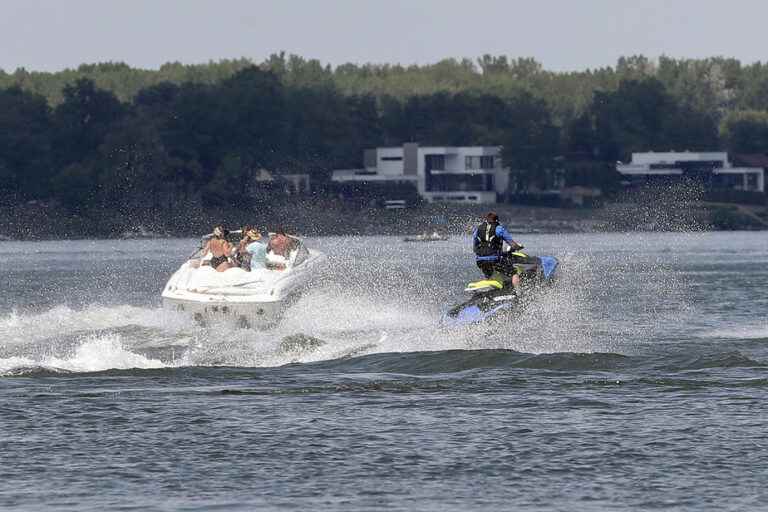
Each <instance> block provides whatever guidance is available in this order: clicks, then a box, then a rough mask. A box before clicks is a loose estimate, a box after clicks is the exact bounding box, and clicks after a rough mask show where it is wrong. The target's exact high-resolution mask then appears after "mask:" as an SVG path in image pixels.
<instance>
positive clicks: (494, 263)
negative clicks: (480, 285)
mask: <svg viewBox="0 0 768 512" xmlns="http://www.w3.org/2000/svg"><path fill="white" fill-rule="evenodd" d="M504 242H507V244H508V245H509V247H510V248H511V249H512V251H518V250H520V249H522V248H523V246H522V245H520V244H519V243H517V242H515V241H514V240H513V239H512V235H511V234H510V233H509V231H507V228H505V227H504V226H502V225H501V224H500V223H499V216H498V215H496V213H494V212H490V213H488V214H487V215H486V216H485V221H483V222H481V223H480V224H479V225H478V226H477V227H476V228H475V230H474V232H473V233H472V247H473V249H474V251H475V261H476V263H477V267H478V268H479V269H480V271H481V272H482V273H483V275H484V276H485V278H486V279H490V278H491V277H492V276H493V275H494V273H496V272H498V273H499V274H500V275H501V278H500V279H499V280H501V281H508V280H509V279H511V281H512V286H514V288H515V290H519V288H520V276H519V275H517V272H515V270H514V267H513V266H512V265H506V264H505V261H504V260H505V254H504V252H503V247H504Z"/></svg>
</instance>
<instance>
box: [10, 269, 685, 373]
mask: <svg viewBox="0 0 768 512" xmlns="http://www.w3.org/2000/svg"><path fill="white" fill-rule="evenodd" d="M561 262H562V263H561V265H562V272H561V274H560V277H559V280H558V282H557V283H555V285H554V286H552V287H549V288H547V289H545V290H542V291H541V293H538V294H536V295H535V296H534V297H532V298H530V299H526V304H525V306H524V308H523V314H521V315H520V316H519V317H518V318H515V319H514V321H513V322H510V323H508V324H504V325H502V326H499V325H475V326H467V327H460V328H451V329H444V328H441V327H440V326H439V319H440V316H441V314H442V313H443V312H444V311H445V308H446V304H450V303H452V302H455V301H456V296H455V295H454V296H449V295H447V294H450V293H454V292H455V291H453V290H452V289H451V288H450V287H446V286H444V283H438V284H430V283H419V282H415V283H414V282H411V283H409V282H407V281H403V280H398V279H391V280H389V281H386V282H384V280H381V279H377V278H376V276H375V275H374V276H372V277H371V278H370V280H371V282H368V283H364V282H359V281H358V282H356V285H355V286H349V285H341V284H340V283H339V281H340V280H338V279H327V280H326V281H325V282H324V283H323V285H322V286H319V287H317V288H316V289H314V290H311V291H309V292H307V293H306V294H305V295H304V296H302V297H301V299H299V300H298V301H297V302H296V303H295V304H293V305H292V306H291V307H290V308H289V309H288V310H287V311H286V314H285V315H284V317H283V319H282V321H281V323H280V324H279V325H278V326H277V327H276V328H274V329H270V330H254V329H243V328H241V327H239V326H238V325H237V324H236V323H235V322H233V321H231V319H226V318H221V319H218V320H214V321H209V322H206V324H205V325H202V326H201V325H198V324H196V323H195V322H193V321H192V320H191V319H190V317H189V316H188V315H186V314H184V313H179V312H174V311H170V310H166V309H161V308H156V307H137V306H128V305H120V306H103V305H99V304H92V305H90V306H86V307H82V308H71V307H68V306H63V305H62V306H57V307H54V308H52V309H49V310H47V311H44V312H11V313H10V314H8V315H6V316H4V317H0V375H3V374H4V375H8V374H19V372H21V373H24V371H26V370H25V369H27V370H28V369H37V370H40V369H46V371H53V372H94V371H103V370H110V369H129V368H137V369H157V368H178V367H195V366H201V367H211V366H229V367H245V368H249V367H276V366H282V365H286V364H291V363H315V362H320V361H329V360H347V359H350V358H356V357H362V356H370V355H375V354H387V353H414V352H448V351H456V350H490V351H493V350H507V351H514V352H515V353H523V354H547V353H575V354H591V353H603V354H624V355H632V354H635V353H637V352H638V347H640V346H642V345H644V344H652V343H655V342H657V341H658V340H659V339H660V338H661V337H662V336H664V335H666V334H662V333H667V332H668V331H669V326H670V325H672V322H673V321H679V320H680V315H681V311H685V306H686V303H685V300H684V290H683V287H682V286H680V283H679V282H678V281H677V280H675V279H673V278H669V279H658V280H655V281H653V282H651V283H648V282H646V283H643V286H642V288H639V289H638V285H637V279H636V272H634V271H629V270H628V271H627V272H621V271H619V272H614V273H613V274H612V275H611V276H608V277H606V275H605V274H604V273H599V272H591V271H590V269H591V268H592V267H594V262H592V261H588V260H586V259H584V258H583V257H580V258H577V257H574V256H569V255H562V258H561ZM620 270H621V269H620ZM403 283H405V284H403ZM622 288H624V290H620V292H621V296H622V297H624V299H623V300H624V302H623V303H622V305H621V306H622V307H621V310H620V311H619V312H617V311H616V308H615V307H614V306H615V304H612V303H611V301H612V300H613V299H612V297H614V296H615V293H616V290H617V289H622ZM456 293H461V292H460V290H459V291H458V292H456ZM644 294H645V295H644ZM660 297H662V298H664V299H665V300H666V303H667V304H669V303H670V302H671V301H674V300H676V301H677V303H676V304H677V306H676V307H675V308H669V311H664V310H660V309H658V310H657V309H653V308H650V307H649V306H648V305H649V304H653V303H655V302H658V299H659V298H660ZM681 297H682V299H681ZM628 312H629V313H631V314H632V315H633V316H631V317H628V316H627V315H628ZM673 315H677V316H675V317H674V318H672V316H673ZM640 332H642V333H643V334H642V335H641V334H639V333H640ZM673 338H674V337H673Z"/></svg>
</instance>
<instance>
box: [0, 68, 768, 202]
mask: <svg viewBox="0 0 768 512" xmlns="http://www.w3.org/2000/svg"><path fill="white" fill-rule="evenodd" d="M766 110H768V65H766V66H763V65H762V64H759V63H758V64H752V65H749V66H742V65H741V64H740V63H739V62H738V61H736V60H734V59H723V58H716V59H706V60H674V59H669V58H665V57H662V58H661V59H659V61H658V62H651V61H649V60H648V59H645V58H644V57H630V58H622V59H620V60H619V62H618V65H617V66H616V67H615V68H605V69H600V70H595V71H585V72H576V73H554V72H550V71H545V70H543V69H542V67H541V65H540V64H539V63H537V62H536V61H534V60H532V59H513V60H508V59H506V58H505V57H493V56H488V55H486V56H484V57H482V58H480V59H478V60H477V62H472V61H469V60H463V61H456V60H446V61H442V62H439V63H437V64H433V65H428V66H408V67H404V66H397V65H353V64H347V65H343V66H338V67H336V68H331V67H330V66H323V65H321V64H320V63H319V62H318V61H314V60H305V59H302V58H300V57H297V56H285V55H284V54H280V55H273V56H272V57H270V58H269V59H268V60H267V61H265V62H264V63H261V64H259V65H255V64H253V63H252V62H250V61H247V60H238V61H222V62H218V63H209V64H206V65H197V66H183V65H181V64H168V65H166V66H163V67H161V68H160V69H159V70H157V71H147V70H136V69H132V68H130V67H128V66H126V65H124V64H113V63H106V64H96V65H84V66H81V67H80V68H78V69H77V70H67V71H62V72H59V73H29V72H27V71H24V70H17V71H16V72H15V73H12V74H7V73H1V72H0V196H2V197H11V198H16V199H19V200H30V199H43V200H50V199H54V200H57V201H59V202H60V203H61V204H63V205H64V206H65V207H66V208H68V209H69V210H70V211H72V212H75V213H80V214H91V215H93V214H97V212H100V211H104V210H105V209H110V210H116V211H119V212H125V213H126V214H129V213H130V212H135V211H137V210H146V211H164V210H173V209H180V208H185V207H186V208H199V207H207V206H227V207H243V208H245V207H249V205H252V204H253V202H254V201H253V198H254V196H255V197H257V198H258V197H259V196H260V195H261V196H263V197H264V198H268V197H274V194H276V193H279V192H280V190H279V188H278V189H276V188H275V187H276V185H275V183H274V182H259V181H258V180H254V176H256V175H257V174H258V172H259V171H260V170H261V169H266V170H269V171H270V172H272V173H274V174H277V175H279V174H290V173H309V174H310V175H311V176H312V178H313V181H314V182H315V183H316V184H320V185H321V186H322V185H323V184H324V183H327V182H328V180H329V176H330V171H331V170H332V169H336V168H353V167H359V166H360V165H361V163H362V162H361V160H362V152H363V150H364V149H365V148H369V147H375V146H381V145H400V144H403V143H404V142H419V143H421V144H424V145H502V146H503V148H504V150H503V160H504V163H505V165H508V166H510V167H511V168H512V169H513V171H514V180H513V183H514V187H515V189H516V191H518V192H525V191H526V190H530V189H531V188H532V187H546V186H547V183H546V182H547V180H549V179H551V175H550V173H549V172H548V171H549V170H551V169H553V168H560V169H564V170H565V177H566V178H565V179H566V182H567V184H569V185H587V186H600V187H602V188H604V189H610V188H611V187H615V186H616V173H615V172H614V171H613V165H614V164H615V162H616V161H617V160H626V159H627V158H628V156H629V154H630V153H631V152H632V151H643V150H654V151H665V150H685V149H688V150H705V149H706V150H715V149H727V150H730V151H734V152H763V151H766V149H767V148H768V112H766Z"/></svg>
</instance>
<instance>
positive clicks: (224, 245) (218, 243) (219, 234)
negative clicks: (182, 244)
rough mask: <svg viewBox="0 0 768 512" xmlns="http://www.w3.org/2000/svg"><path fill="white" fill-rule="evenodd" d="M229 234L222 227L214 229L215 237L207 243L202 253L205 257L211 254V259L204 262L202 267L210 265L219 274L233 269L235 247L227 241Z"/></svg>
mask: <svg viewBox="0 0 768 512" xmlns="http://www.w3.org/2000/svg"><path fill="white" fill-rule="evenodd" d="M227 234H228V231H227V230H226V229H224V226H222V225H218V226H216V227H214V228H213V236H212V237H211V238H210V239H209V240H208V241H207V242H206V244H205V247H203V251H202V254H203V257H205V256H206V255H207V254H208V253H209V252H210V253H211V259H210V260H208V261H205V260H204V261H202V263H201V265H210V266H211V267H213V268H214V269H216V271H217V272H224V271H225V270H227V269H228V268H230V267H232V263H231V255H232V249H233V247H232V244H230V243H229V242H228V241H227Z"/></svg>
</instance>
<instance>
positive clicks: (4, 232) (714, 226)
mask: <svg viewBox="0 0 768 512" xmlns="http://www.w3.org/2000/svg"><path fill="white" fill-rule="evenodd" d="M491 210H493V211H495V212H497V213H498V214H499V217H500V219H501V221H502V223H503V224H504V225H505V226H506V227H507V229H509V230H510V231H511V232H513V233H520V234H538V233H547V234H554V233H606V232H638V231H642V232H654V231H657V232H664V231H670V232H681V231H694V232H696V231H762V230H768V209H766V208H765V207H763V206H757V207H756V206H750V205H737V204H721V203H703V202H690V203H675V204H673V205H665V206H662V207H659V206H655V207H654V208H653V209H652V208H650V207H649V206H647V205H643V204H638V203H629V202H626V203H611V204H607V205H605V206H603V207H600V208H594V209H586V208H583V209H579V208H557V207H540V206H522V205H511V204H504V203H498V204H494V205H447V204H442V203H441V204H424V205H420V206H415V207H411V208H405V209H399V210H386V209H381V208H372V207H371V208H352V207H349V206H348V205H345V204H344V203H342V202H340V201H333V200H327V199H320V200H318V199H313V200H305V201H296V202H295V203H293V204H281V205H276V206H273V205H270V206H265V207H254V208H251V209H248V210H245V209H240V210H237V209H228V210H222V209H215V210H214V209H210V210H207V211H203V210H202V209H200V208H186V209H184V211H180V210H175V211H173V212H165V213H163V212H152V211H143V212H134V213H133V214H132V215H131V217H130V218H128V217H125V216H121V215H120V214H119V213H118V212H91V213H90V215H88V216H86V215H72V214H68V213H67V212H66V211H64V210H63V209H62V208H61V207H60V206H57V205H55V204H46V203H42V202H38V201H30V202H28V203H24V204H21V205H16V206H14V207H12V208H4V209H3V211H2V212H0V242H2V241H24V240H40V241H42V240H49V241H52V240H88V239H99V240H120V239H135V240H138V239H158V238H196V237H199V236H201V235H202V234H204V233H208V232H210V229H211V226H213V225H215V224H218V223H222V224H224V225H225V226H227V227H229V228H230V229H239V228H240V227H241V226H242V225H245V224H251V225H255V226H257V227H258V228H259V229H261V230H262V232H266V231H273V230H275V229H276V228H278V227H283V228H284V229H286V231H288V232H293V233H295V234H297V235H299V236H413V235H418V234H422V233H432V232H434V231H438V232H439V233H441V234H446V235H458V234H462V233H465V234H468V233H471V231H472V228H473V227H474V226H475V225H476V224H477V223H479V222H480V221H481V219H482V217H483V216H484V215H485V214H486V213H487V212H488V211H491Z"/></svg>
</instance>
